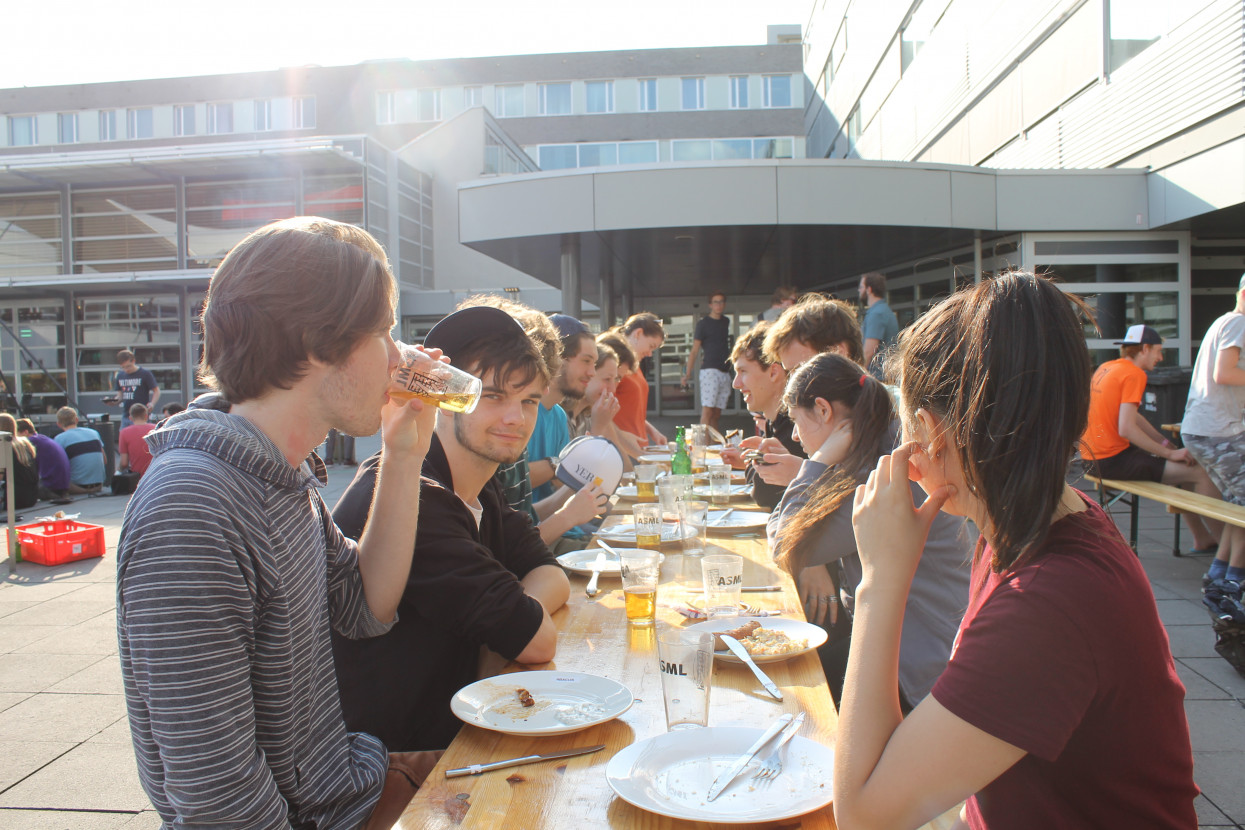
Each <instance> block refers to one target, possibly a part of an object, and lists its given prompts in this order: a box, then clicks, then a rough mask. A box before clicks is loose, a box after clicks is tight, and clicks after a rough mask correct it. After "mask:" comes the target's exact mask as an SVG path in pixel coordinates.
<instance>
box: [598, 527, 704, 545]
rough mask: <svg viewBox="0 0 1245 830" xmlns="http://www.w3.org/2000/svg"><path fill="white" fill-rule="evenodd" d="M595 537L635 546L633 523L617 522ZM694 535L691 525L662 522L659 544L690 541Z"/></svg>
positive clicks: (600, 531) (603, 529)
mask: <svg viewBox="0 0 1245 830" xmlns="http://www.w3.org/2000/svg"><path fill="white" fill-rule="evenodd" d="M597 535H598V536H600V537H601V538H602V539H604V540H605V541H607V542H630V543H631V544H632V545H634V544H635V522H619V523H618V524H616V525H610V526H609V527H603V528H601V529H600V530H598V531H597ZM695 535H696V528H694V527H692V526H691V525H680V523H679V522H662V523H661V542H662V544H663V545H664V544H666V543H667V542H677V541H679V540H681V539H690V538H692V537H693V536H695Z"/></svg>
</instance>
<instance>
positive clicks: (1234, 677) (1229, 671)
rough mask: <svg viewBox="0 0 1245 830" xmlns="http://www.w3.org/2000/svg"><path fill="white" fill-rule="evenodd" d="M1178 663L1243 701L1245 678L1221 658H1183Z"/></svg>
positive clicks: (1244, 699) (1244, 698)
mask: <svg viewBox="0 0 1245 830" xmlns="http://www.w3.org/2000/svg"><path fill="white" fill-rule="evenodd" d="M1180 662H1182V663H1184V664H1185V665H1186V666H1188V667H1189V668H1191V669H1193V670H1194V671H1195V672H1197V673H1198V674H1200V675H1202V677H1205V678H1206V679H1207V680H1209V681H1210V682H1212V683H1214V684H1215V685H1216V686H1218V687H1219V688H1221V689H1223V690H1224V691H1226V692H1228V694H1230V695H1232V696H1233V697H1235V698H1237V699H1238V700H1241V701H1245V677H1242V676H1241V675H1240V674H1239V673H1238V672H1237V670H1236V669H1234V668H1232V665H1231V664H1230V663H1229V662H1228V661H1227V660H1224V659H1223V658H1222V657H1218V656H1216V657H1184V658H1181V660H1180Z"/></svg>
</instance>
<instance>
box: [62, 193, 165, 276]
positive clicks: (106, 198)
mask: <svg viewBox="0 0 1245 830" xmlns="http://www.w3.org/2000/svg"><path fill="white" fill-rule="evenodd" d="M70 206H71V217H72V222H73V258H74V267H73V273H75V274H96V273H106V272H118V271H164V270H173V269H175V268H177V197H176V193H175V191H174V188H173V185H171V184H169V185H154V186H147V187H126V188H108V189H101V190H75V191H73V193H72V194H71V196H70Z"/></svg>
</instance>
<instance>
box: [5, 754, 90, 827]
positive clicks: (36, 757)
mask: <svg viewBox="0 0 1245 830" xmlns="http://www.w3.org/2000/svg"><path fill="white" fill-rule="evenodd" d="M74 746H76V744H74V743H73V742H70V741H40V740H18V741H11V740H10V741H0V757H2V758H4V763H3V764H0V790H3V789H6V788H8V787H11V786H12V785H14V784H16V783H17V782H18V781H21V780H22V779H23V778H25V777H26V776H28V775H30V774H31V773H33V772H34V771H35V770H37V769H39V768H40V767H43V766H44V765H46V764H49V763H51V762H52V761H53V760H55V759H56V758H57V757H59V756H61V755H64V754H65V753H66V752H68V751H69V750H71V749H73V748H74ZM6 826H7V825H6Z"/></svg>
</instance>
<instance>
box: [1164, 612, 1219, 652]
mask: <svg viewBox="0 0 1245 830" xmlns="http://www.w3.org/2000/svg"><path fill="white" fill-rule="evenodd" d="M1167 639H1168V640H1169V641H1170V642H1171V649H1172V656H1173V657H1181V658H1184V657H1214V658H1216V659H1222V658H1219V655H1217V654H1215V632H1214V631H1213V630H1212V629H1211V627H1210V620H1209V619H1207V621H1206V625H1172V626H1168V627H1167Z"/></svg>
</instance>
